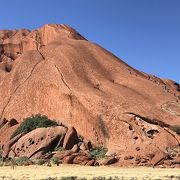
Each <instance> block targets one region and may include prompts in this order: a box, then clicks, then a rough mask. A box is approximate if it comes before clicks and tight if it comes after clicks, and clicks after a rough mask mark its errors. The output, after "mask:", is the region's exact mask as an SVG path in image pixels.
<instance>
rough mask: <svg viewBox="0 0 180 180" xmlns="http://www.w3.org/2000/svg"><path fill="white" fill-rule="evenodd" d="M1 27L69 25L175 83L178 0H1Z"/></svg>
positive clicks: (179, 54) (179, 71) (179, 76)
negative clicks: (49, 24) (50, 24)
mask: <svg viewBox="0 0 180 180" xmlns="http://www.w3.org/2000/svg"><path fill="white" fill-rule="evenodd" d="M0 6H1V10H0V29H18V28H28V29H36V28H38V27H40V26H42V25H44V24H48V23H56V24H62V23H64V24H69V25H70V26H72V27H74V28H75V29H76V30H78V31H79V32H80V33H81V34H82V35H83V36H85V37H86V38H87V39H89V40H90V41H93V42H96V43H98V44H100V45H101V46H103V47H104V48H106V49H108V50H109V51H111V52H113V53H114V54H115V55H116V56H118V57H120V58H121V59H123V60H124V61H125V62H126V63H128V64H129V65H131V66H133V67H135V68H137V69H139V70H142V71H144V72H147V73H150V74H154V75H156V76H159V77H162V78H170V79H173V80H175V81H177V82H178V83H180V0H29V1H25V0H11V1H10V0H0Z"/></svg>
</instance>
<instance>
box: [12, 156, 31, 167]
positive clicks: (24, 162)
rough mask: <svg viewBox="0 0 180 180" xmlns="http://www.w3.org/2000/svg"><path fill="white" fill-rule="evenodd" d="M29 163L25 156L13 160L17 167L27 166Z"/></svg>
mask: <svg viewBox="0 0 180 180" xmlns="http://www.w3.org/2000/svg"><path fill="white" fill-rule="evenodd" d="M28 162H29V159H28V157H27V156H22V157H19V158H17V159H16V160H15V163H16V164H17V165H18V166H22V165H27V163H28Z"/></svg>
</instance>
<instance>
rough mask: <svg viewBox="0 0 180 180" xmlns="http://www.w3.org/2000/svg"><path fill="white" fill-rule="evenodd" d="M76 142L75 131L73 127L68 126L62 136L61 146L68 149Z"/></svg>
mask: <svg viewBox="0 0 180 180" xmlns="http://www.w3.org/2000/svg"><path fill="white" fill-rule="evenodd" d="M77 143H78V135H77V131H76V129H75V128H74V127H70V128H68V131H67V133H66V135H65V137H64V143H63V148H65V149H67V150H69V149H72V148H73V146H74V145H75V144H77Z"/></svg>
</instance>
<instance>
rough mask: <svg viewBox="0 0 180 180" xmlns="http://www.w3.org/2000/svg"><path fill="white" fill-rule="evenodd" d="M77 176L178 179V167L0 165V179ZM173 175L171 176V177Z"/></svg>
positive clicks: (37, 179)
mask: <svg viewBox="0 0 180 180" xmlns="http://www.w3.org/2000/svg"><path fill="white" fill-rule="evenodd" d="M67 176H78V177H85V178H87V179H92V178H93V177H98V176H103V177H115V176H118V177H119V178H120V179H123V180H124V179H144V180H145V179H156V180H159V179H163V180H165V179H168V180H169V179H177V180H180V169H160V168H118V167H84V166H75V165H60V166H59V167H57V166H53V167H46V166H26V167H25V166H21V167H20V166H18V167H15V168H14V169H13V168H12V167H0V179H14V180H15V179H17V180H21V179H23V180H25V179H31V180H35V179H36V180H39V179H48V177H52V178H55V177H57V178H59V179H60V178H61V177H67ZM172 177H173V178H172Z"/></svg>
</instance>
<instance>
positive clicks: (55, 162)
mask: <svg viewBox="0 0 180 180" xmlns="http://www.w3.org/2000/svg"><path fill="white" fill-rule="evenodd" d="M51 161H52V163H53V164H55V165H57V166H58V165H59V158H58V157H53V158H51Z"/></svg>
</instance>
